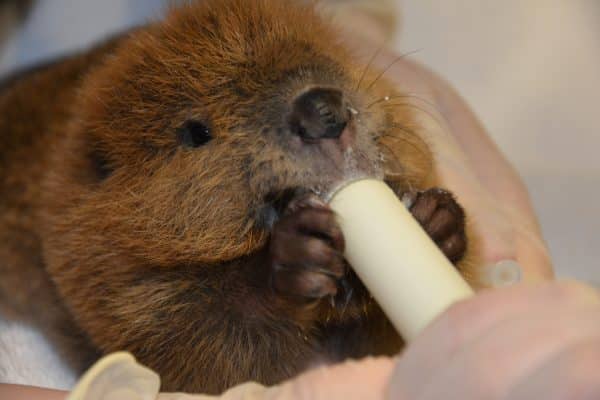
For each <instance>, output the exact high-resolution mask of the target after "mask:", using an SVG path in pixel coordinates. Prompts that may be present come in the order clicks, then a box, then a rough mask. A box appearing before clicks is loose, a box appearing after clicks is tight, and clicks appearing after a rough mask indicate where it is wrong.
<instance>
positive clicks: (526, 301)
mask: <svg viewBox="0 0 600 400" xmlns="http://www.w3.org/2000/svg"><path fill="white" fill-rule="evenodd" d="M598 305H600V299H599V297H598V293H597V292H596V291H595V290H594V289H592V288H589V287H587V286H584V285H582V284H579V283H574V282H552V283H546V284H543V285H516V286H512V287H506V288H502V289H497V290H493V291H492V290H490V291H483V292H481V293H480V294H479V295H477V296H476V297H475V298H473V299H470V300H467V301H464V302H461V303H458V304H456V305H454V306H452V307H451V308H450V309H449V310H448V311H446V312H445V313H444V314H443V315H442V316H441V317H440V318H438V319H437V320H436V321H434V322H433V323H432V324H431V325H430V326H429V327H428V328H426V329H425V331H424V332H423V333H422V334H421V335H420V336H419V337H418V338H417V339H416V340H415V341H414V342H413V343H411V344H410V345H409V346H408V347H407V349H406V350H405V352H404V354H403V355H402V357H401V360H400V362H399V363H398V367H397V370H396V372H395V378H394V379H393V380H392V383H391V385H390V392H391V393H392V394H394V393H403V394H404V395H405V396H406V397H407V398H414V396H415V395H416V393H415V392H418V391H420V390H421V388H422V387H423V386H424V385H426V384H427V382H428V380H429V376H428V375H427V374H425V373H424V371H432V373H433V371H435V370H436V369H438V368H440V366H443V365H446V364H447V363H448V360H449V359H450V358H451V357H452V356H453V355H454V354H455V353H456V352H457V351H458V350H460V349H461V348H462V347H463V346H464V345H465V343H468V342H470V341H472V340H474V339H475V338H477V337H478V336H480V335H482V334H484V333H485V332H487V331H488V330H490V329H492V328H493V327H494V326H496V325H498V324H499V323H501V322H502V321H504V320H506V319H510V318H516V317H517V316H520V315H531V316H534V315H536V314H537V313H540V312H543V311H544V310H546V309H553V308H559V307H563V308H564V307H580V306H586V307H587V306H598Z"/></svg>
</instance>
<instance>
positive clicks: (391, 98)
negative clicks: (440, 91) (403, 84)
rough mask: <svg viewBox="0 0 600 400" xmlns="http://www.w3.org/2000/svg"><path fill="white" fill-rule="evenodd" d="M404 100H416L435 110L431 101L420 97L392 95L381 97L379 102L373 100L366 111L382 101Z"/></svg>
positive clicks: (414, 95)
mask: <svg viewBox="0 0 600 400" xmlns="http://www.w3.org/2000/svg"><path fill="white" fill-rule="evenodd" d="M404 98H411V99H417V100H420V101H422V102H423V103H425V104H427V105H428V106H430V107H432V108H433V109H435V110H437V107H436V106H435V104H433V103H432V102H431V101H429V100H427V99H424V98H422V97H420V96H417V95H416V94H414V93H405V94H398V95H392V96H385V97H382V98H381V99H379V100H375V101H374V102H372V103H371V104H369V105H368V106H367V107H366V109H367V110H368V109H369V108H371V107H372V106H374V105H375V104H379V103H381V102H383V101H391V100H396V99H404Z"/></svg>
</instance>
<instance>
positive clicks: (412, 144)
mask: <svg viewBox="0 0 600 400" xmlns="http://www.w3.org/2000/svg"><path fill="white" fill-rule="evenodd" d="M398 129H401V128H398ZM405 132H406V131H405ZM387 139H390V140H396V141H399V142H402V143H404V144H407V145H408V146H410V147H412V148H413V149H415V151H416V152H418V153H419V154H421V155H422V156H425V157H429V155H428V154H427V152H426V151H424V150H423V149H422V148H420V147H419V145H417V144H416V143H415V142H413V141H411V140H410V139H408V138H406V137H403V136H398V135H391V134H387V135H383V136H381V137H380V138H379V140H378V141H377V144H380V143H382V141H385V140H387ZM386 146H387V145H386ZM388 149H389V146H388Z"/></svg>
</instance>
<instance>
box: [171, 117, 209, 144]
mask: <svg viewBox="0 0 600 400" xmlns="http://www.w3.org/2000/svg"><path fill="white" fill-rule="evenodd" d="M177 140H178V141H179V143H180V144H182V145H183V146H186V147H192V148H196V147H200V146H202V145H203V144H206V143H208V142H210V141H211V140H212V135H211V133H210V128H209V127H208V126H207V125H206V124H205V123H203V122H201V121H198V120H196V119H190V120H187V121H186V122H185V123H184V124H183V125H182V126H180V127H179V128H177Z"/></svg>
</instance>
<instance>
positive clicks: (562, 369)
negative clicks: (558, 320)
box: [505, 337, 600, 400]
mask: <svg viewBox="0 0 600 400" xmlns="http://www.w3.org/2000/svg"><path fill="white" fill-rule="evenodd" d="M530 399H545V400H593V399H600V337H595V338H593V339H591V340H587V341H584V342H580V343H577V344H575V345H573V346H571V347H568V348H566V349H565V350H563V351H562V352H561V353H559V354H558V355H556V356H555V357H554V358H552V359H551V360H549V361H548V362H546V363H544V364H543V365H541V366H540V367H539V368H538V369H536V370H535V371H534V372H533V373H532V374H531V375H529V376H526V377H524V378H523V379H521V381H520V382H519V383H518V384H517V385H516V386H515V388H514V389H513V390H511V391H510V392H509V393H508V394H507V395H506V396H505V400H530Z"/></svg>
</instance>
